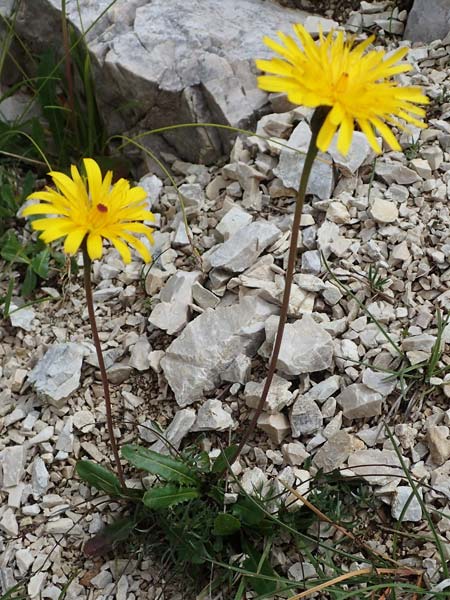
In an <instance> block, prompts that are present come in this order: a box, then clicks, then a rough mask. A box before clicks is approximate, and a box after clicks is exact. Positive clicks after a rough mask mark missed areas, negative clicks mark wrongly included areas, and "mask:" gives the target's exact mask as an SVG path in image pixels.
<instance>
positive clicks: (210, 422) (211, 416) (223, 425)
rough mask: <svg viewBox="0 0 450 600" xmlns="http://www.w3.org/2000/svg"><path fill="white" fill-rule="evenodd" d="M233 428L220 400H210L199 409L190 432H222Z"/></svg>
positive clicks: (231, 419) (230, 417)
mask: <svg viewBox="0 0 450 600" xmlns="http://www.w3.org/2000/svg"><path fill="white" fill-rule="evenodd" d="M232 426H233V418H232V416H231V415H230V413H228V412H227V411H226V410H224V409H223V404H222V402H221V401H220V400H216V399H210V400H206V402H205V403H204V404H203V406H201V407H200V408H199V411H198V415H197V419H196V421H195V424H194V426H193V427H192V431H210V430H212V431H224V430H226V429H229V428H230V427H232Z"/></svg>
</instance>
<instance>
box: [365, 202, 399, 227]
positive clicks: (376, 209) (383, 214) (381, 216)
mask: <svg viewBox="0 0 450 600" xmlns="http://www.w3.org/2000/svg"><path fill="white" fill-rule="evenodd" d="M369 211H370V214H371V216H372V218H373V219H374V220H375V221H377V222H378V223H382V224H384V223H393V222H394V221H396V220H397V219H398V208H397V207H396V206H395V204H394V203H393V202H389V200H383V199H382V198H376V199H375V200H374V201H373V202H372V205H371V206H370V209H369Z"/></svg>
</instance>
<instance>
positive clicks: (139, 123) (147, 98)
mask: <svg viewBox="0 0 450 600" xmlns="http://www.w3.org/2000/svg"><path fill="white" fill-rule="evenodd" d="M109 4H110V2H107V1H106V0H92V1H89V2H82V3H80V4H79V5H78V4H77V3H76V2H69V3H68V4H67V9H66V10H67V13H66V14H67V15H68V19H69V23H70V25H72V26H74V27H75V28H76V29H78V31H81V30H83V31H86V32H87V33H86V36H85V39H86V42H87V46H88V49H89V51H90V53H91V63H92V65H93V68H94V77H95V82H96V88H97V97H98V101H99V104H100V109H101V112H102V114H103V116H104V120H105V123H106V124H107V126H108V128H109V131H110V133H117V132H120V133H124V132H126V131H127V130H129V129H130V128H133V129H134V128H136V130H139V131H147V130H149V129H153V128H158V127H161V126H164V125H173V124H177V123H187V122H195V121H197V122H212V123H224V124H228V125H232V126H236V127H248V126H249V125H250V121H251V120H252V119H253V117H254V116H255V114H256V113H257V112H258V111H260V109H262V108H263V107H264V106H265V105H266V104H267V101H268V95H267V94H266V93H265V92H263V91H262V90H260V89H258V87H257V85H256V78H255V67H254V58H255V57H257V56H259V57H262V58H264V57H269V56H272V52H270V50H269V49H268V48H266V47H265V45H264V44H263V40H262V34H261V32H262V31H264V32H265V33H266V34H267V35H269V36H271V37H275V34H276V31H277V30H278V29H281V30H283V31H286V32H288V31H289V30H291V25H292V24H293V23H296V22H299V21H303V20H304V17H305V16H306V13H304V12H303V11H300V10H295V9H289V8H287V7H285V6H280V5H278V4H277V3H275V2H260V1H259V0H228V1H227V6H226V11H224V10H223V2H222V0H192V1H191V2H189V5H188V6H187V5H186V3H185V2H183V0H174V1H172V2H166V0H152V1H150V0H133V1H130V0H120V1H119V2H116V3H115V5H114V6H113V7H112V8H110V10H108V11H106V13H105V15H104V16H103V17H102V18H101V19H100V20H98V21H97V22H96V23H95V24H94V22H95V20H96V19H97V17H99V15H100V14H101V13H102V11H105V9H106V8H107V7H108V5H109ZM78 7H79V8H78ZM1 12H2V13H3V14H5V13H6V14H7V13H8V11H7V10H6V9H5V7H3V8H2V9H1ZM60 23H61V2H60V1H59V0H34V1H33V2H20V3H19V8H18V14H17V17H16V18H15V25H16V26H17V33H18V35H19V36H20V39H21V40H23V41H24V42H25V44H31V46H32V47H33V49H35V50H36V51H37V52H39V51H40V50H43V49H44V48H46V47H48V46H50V45H54V46H55V47H57V48H62V47H63V42H62V34H61V27H60ZM81 23H82V24H81ZM219 23H220V25H219V26H218V24H219ZM91 25H93V27H92V28H91ZM243 32H245V35H243ZM130 90H133V100H134V101H133V102H130V101H129V100H130ZM117 106H121V107H122V108H121V110H120V111H117V109H116V107H117ZM163 136H164V137H163V138H162V137H161V138H159V142H158V145H156V146H155V144H156V142H155V136H148V138H145V139H144V140H143V141H144V143H148V144H153V146H152V147H153V148H155V149H158V148H161V147H162V148H163V149H164V148H165V149H172V148H174V149H175V151H176V153H177V155H179V156H181V157H183V158H185V159H186V160H191V161H193V162H204V161H206V162H213V161H215V160H216V159H217V158H219V157H220V156H221V155H222V154H223V150H224V148H227V147H228V146H229V140H230V133H229V132H228V131H224V130H223V131H222V130H216V129H213V128H189V129H188V130H186V129H182V130H178V131H176V130H174V131H170V132H165V133H164V134H163ZM164 140H167V143H165V141H164Z"/></svg>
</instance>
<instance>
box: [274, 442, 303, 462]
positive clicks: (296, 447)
mask: <svg viewBox="0 0 450 600" xmlns="http://www.w3.org/2000/svg"><path fill="white" fill-rule="evenodd" d="M281 452H282V453H283V458H284V460H285V461H286V462H287V463H288V464H289V465H292V466H294V467H295V466H298V465H301V464H303V463H304V461H305V460H306V459H307V458H308V457H309V452H307V451H306V449H305V446H304V445H303V444H301V443H300V442H291V443H290V444H284V446H282V448H281Z"/></svg>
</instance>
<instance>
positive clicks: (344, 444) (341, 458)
mask: <svg viewBox="0 0 450 600" xmlns="http://www.w3.org/2000/svg"><path fill="white" fill-rule="evenodd" d="M359 444H361V442H359ZM357 448H358V440H356V438H355V437H354V436H352V435H350V434H349V433H347V432H346V431H338V432H337V433H335V434H334V435H333V436H332V437H330V439H329V440H328V441H327V442H325V444H324V445H323V446H322V447H321V448H320V450H319V451H318V452H317V454H316V455H315V456H314V459H313V463H314V465H315V466H316V467H317V468H318V469H322V470H323V471H324V473H329V472H330V471H334V470H335V469H339V468H340V467H341V466H342V465H343V464H344V462H345V461H346V460H347V458H348V457H349V456H350V454H351V453H352V452H354V451H355V450H356V449H357Z"/></svg>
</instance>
